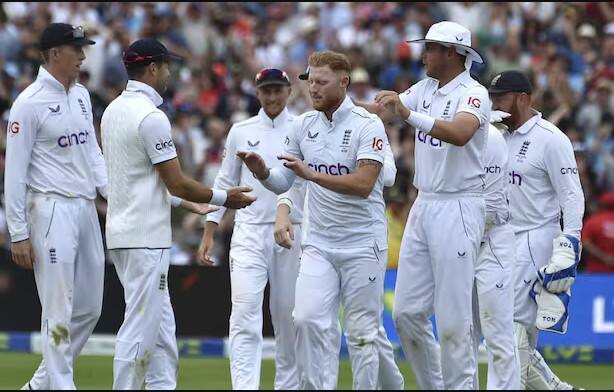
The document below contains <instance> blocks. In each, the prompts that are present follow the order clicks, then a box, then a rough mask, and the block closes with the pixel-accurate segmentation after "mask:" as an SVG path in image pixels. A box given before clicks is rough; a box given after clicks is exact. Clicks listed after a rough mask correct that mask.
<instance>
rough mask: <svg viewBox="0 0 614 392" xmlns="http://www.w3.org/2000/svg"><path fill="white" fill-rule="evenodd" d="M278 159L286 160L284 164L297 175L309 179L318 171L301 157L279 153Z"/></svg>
mask: <svg viewBox="0 0 614 392" xmlns="http://www.w3.org/2000/svg"><path fill="white" fill-rule="evenodd" d="M277 159H279V160H284V161H286V162H284V166H285V167H287V168H288V169H290V170H292V171H293V172H294V173H295V174H296V175H297V176H299V177H302V178H304V179H306V180H308V181H311V180H313V177H314V175H315V173H316V172H315V170H313V169H311V168H309V167H308V166H307V165H305V162H303V161H302V160H301V159H299V158H296V157H292V156H290V155H279V156H278V157H277Z"/></svg>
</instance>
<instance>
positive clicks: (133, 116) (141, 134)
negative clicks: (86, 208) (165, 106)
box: [100, 80, 177, 249]
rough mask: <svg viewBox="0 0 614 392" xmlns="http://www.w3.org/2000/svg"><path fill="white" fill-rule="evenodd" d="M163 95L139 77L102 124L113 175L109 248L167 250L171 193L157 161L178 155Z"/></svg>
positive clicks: (116, 100) (169, 236)
mask: <svg viewBox="0 0 614 392" xmlns="http://www.w3.org/2000/svg"><path fill="white" fill-rule="evenodd" d="M160 104H162V97H160V95H159V94H158V93H157V92H156V90H154V89H153V88H152V87H150V86H149V85H147V84H145V83H141V82H138V81H135V80H130V81H128V85H127V86H126V90H124V91H123V92H122V93H121V95H120V96H119V97H117V98H116V99H115V100H113V102H111V103H110V104H109V106H108V107H107V109H106V110H105V112H104V114H103V115H102V121H101V124H100V127H101V133H102V148H103V151H104V158H105V161H106V163H107V171H108V178H109V186H108V198H107V202H108V207H107V224H106V235H107V248H108V249H119V248H169V247H170V246H171V204H170V194H169V192H168V190H167V188H166V185H165V184H164V181H162V178H160V175H159V174H158V171H157V170H156V168H155V167H154V165H156V164H158V163H162V162H165V161H168V160H171V159H174V158H176V157H177V153H176V151H175V145H174V144H173V140H172V138H171V124H170V122H169V120H168V118H167V117H166V115H165V114H164V112H162V111H161V110H160V109H158V108H157V106H159V105H160Z"/></svg>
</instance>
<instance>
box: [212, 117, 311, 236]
mask: <svg viewBox="0 0 614 392" xmlns="http://www.w3.org/2000/svg"><path fill="white" fill-rule="evenodd" d="M294 118H295V116H293V115H291V114H290V113H289V112H288V109H284V110H283V111H282V112H281V113H280V114H279V115H278V116H277V117H275V118H274V119H271V118H270V117H269V116H268V115H267V114H266V113H265V112H264V110H263V109H260V111H259V112H258V115H257V116H254V117H252V118H249V119H247V120H245V121H241V122H239V123H237V124H235V125H233V126H232V128H231V129H230V131H229V132H228V137H227V138H226V148H225V150H224V159H223V160H222V166H221V168H220V171H219V172H218V174H217V176H216V177H215V183H214V185H213V187H214V188H216V189H228V188H231V187H234V186H239V185H240V186H249V187H252V189H253V191H252V192H250V194H251V195H254V196H256V201H255V202H254V203H252V204H251V205H250V206H248V207H246V208H242V209H240V210H237V212H236V215H235V222H238V223H250V224H261V223H269V224H270V223H275V213H276V209H277V195H276V194H275V193H273V192H271V191H269V190H268V189H266V188H265V187H264V186H263V185H262V184H261V183H260V181H258V179H256V178H255V177H254V176H253V174H252V172H251V171H250V170H249V169H248V168H247V166H245V164H244V163H243V161H241V159H240V158H239V157H237V151H251V152H255V153H257V154H258V155H260V156H261V157H262V158H263V159H264V161H265V162H266V164H267V166H268V167H270V168H275V167H282V165H283V161H280V160H279V159H277V157H278V156H279V155H281V154H283V152H284V140H285V138H286V134H287V133H288V132H289V130H290V128H291V126H292V123H293V121H294ZM287 197H290V198H295V197H294V196H290V194H289V193H288V194H287ZM301 199H302V197H301ZM292 204H293V206H295V208H292V209H291V213H290V220H291V221H292V222H293V223H301V220H302V210H303V206H302V203H300V202H296V203H294V200H293V203H292ZM225 211H226V208H224V207H220V209H219V210H218V211H215V212H212V213H209V214H207V218H206V219H207V221H208V222H215V223H219V222H220V220H221V219H222V216H224V212H225Z"/></svg>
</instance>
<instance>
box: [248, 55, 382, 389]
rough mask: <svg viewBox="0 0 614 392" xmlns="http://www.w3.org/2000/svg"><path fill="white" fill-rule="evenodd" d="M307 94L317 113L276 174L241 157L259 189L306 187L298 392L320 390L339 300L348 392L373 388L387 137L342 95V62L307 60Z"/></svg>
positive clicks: (297, 315)
mask: <svg viewBox="0 0 614 392" xmlns="http://www.w3.org/2000/svg"><path fill="white" fill-rule="evenodd" d="M309 66H310V72H309V80H308V83H309V92H310V95H311V98H312V101H313V106H314V109H315V111H309V112H307V113H304V114H302V115H300V116H298V117H297V118H296V119H295V120H294V123H293V126H292V129H291V130H290V132H289V133H288V135H287V138H286V140H285V142H286V148H285V153H284V155H282V156H280V157H279V158H280V159H283V160H284V163H283V166H284V167H283V168H269V167H268V166H267V164H266V162H265V161H264V159H263V158H262V157H260V156H259V155H258V154H257V153H254V152H250V151H239V152H238V155H239V157H240V158H241V159H242V160H243V161H244V162H245V163H246V165H247V167H248V168H249V169H250V170H251V171H252V172H253V173H254V175H255V176H256V177H257V178H258V179H259V180H261V182H262V184H263V185H264V186H265V187H266V188H268V189H270V190H272V191H273V192H275V193H277V194H281V193H283V192H286V191H288V190H289V189H290V187H291V186H292V183H293V182H294V179H295V177H296V176H299V177H302V178H304V179H305V180H306V181H307V190H308V199H307V209H306V210H307V211H308V215H307V216H306V217H305V219H306V220H308V224H307V225H306V226H305V228H304V236H303V239H302V246H303V253H302V256H301V263H300V267H299V275H298V279H297V282H296V294H295V298H296V300H295V306H294V312H293V318H294V324H295V326H296V329H297V340H296V350H297V351H296V355H297V366H298V372H299V382H300V388H302V389H322V388H323V387H324V382H325V377H324V369H323V367H324V366H326V365H327V362H326V358H327V355H328V352H329V348H328V347H327V346H328V345H329V344H330V329H331V328H332V327H333V326H332V323H333V317H331V314H332V312H333V308H334V306H335V305H337V304H338V301H340V302H341V303H342V305H343V308H344V310H345V314H344V316H345V326H346V335H347V339H348V347H349V351H350V359H351V361H352V372H353V376H354V388H355V389H375V388H376V386H377V377H378V369H379V359H378V350H377V345H376V343H375V340H376V337H377V334H378V328H379V325H380V317H381V310H382V304H381V303H380V302H381V284H380V282H379V280H381V279H383V271H384V268H383V267H382V265H381V263H385V259H384V257H385V250H386V249H387V241H386V230H387V229H386V218H385V215H384V200H383V197H382V190H383V179H382V177H381V176H380V171H381V168H382V164H383V162H384V146H385V145H386V143H387V137H386V132H385V130H384V126H383V124H382V122H381V120H380V119H379V118H378V117H377V116H375V115H371V114H369V113H368V112H367V111H366V110H364V109H362V108H359V107H357V106H356V105H354V104H353V103H352V101H351V99H350V98H349V97H348V96H347V86H348V83H349V72H350V69H351V66H350V63H349V60H348V59H347V57H346V56H345V55H342V54H340V53H336V52H331V51H323V52H314V53H312V54H311V55H310V56H309Z"/></svg>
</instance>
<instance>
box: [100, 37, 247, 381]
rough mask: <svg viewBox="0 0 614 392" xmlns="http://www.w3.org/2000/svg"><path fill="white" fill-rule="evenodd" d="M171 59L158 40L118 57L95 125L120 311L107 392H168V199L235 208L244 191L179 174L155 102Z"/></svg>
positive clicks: (172, 366) (174, 356)
mask: <svg viewBox="0 0 614 392" xmlns="http://www.w3.org/2000/svg"><path fill="white" fill-rule="evenodd" d="M178 59H179V58H178V57H177V56H175V55H173V54H171V53H169V52H168V50H167V49H166V48H165V47H164V45H162V44H161V43H160V42H159V41H158V40H156V39H153V38H146V39H140V40H137V41H135V42H133V43H132V44H131V45H130V47H128V49H127V50H126V51H125V53H124V56H123V62H124V65H125V67H126V70H127V71H128V77H129V80H128V84H127V86H126V89H125V90H124V91H123V92H122V94H121V95H120V96H119V97H117V98H116V99H115V100H114V101H113V102H111V103H110V104H109V106H108V107H107V109H106V110H105V112H104V114H103V115H102V121H101V124H100V128H101V134H102V146H103V150H104V158H105V161H106V165H107V173H108V180H109V185H108V194H109V195H108V198H107V201H108V208H107V222H106V239H107V248H108V249H109V257H110V259H111V261H112V262H113V264H114V265H115V269H116V271H117V275H118V277H119V280H120V282H121V283H122V286H123V287H124V298H125V301H126V311H125V313H124V321H123V323H122V326H121V327H120V329H119V331H118V333H117V340H116V343H115V357H114V361H113V389H141V387H142V386H143V382H145V383H146V386H147V388H148V389H175V387H176V386H177V363H178V359H179V358H178V353H177V341H176V337H175V317H174V315H173V308H172V306H171V301H170V297H169V292H168V284H167V276H168V267H169V261H170V247H171V220H170V206H171V204H172V201H171V194H172V195H173V196H175V197H178V198H182V199H187V200H189V201H192V202H198V203H210V204H214V205H220V206H221V205H224V206H227V207H231V208H243V207H246V206H248V205H250V204H251V203H252V202H253V201H254V198H253V197H251V196H248V195H246V194H245V193H244V192H249V191H251V188H248V187H235V188H229V189H227V190H219V189H209V188H206V187H204V186H202V185H200V184H199V183H198V182H197V181H195V180H193V179H191V178H189V177H187V176H186V175H185V174H184V173H183V171H182V170H181V166H180V164H179V161H178V159H177V153H176V151H175V146H174V143H173V140H172V138H171V125H170V122H169V120H168V117H166V115H165V114H164V112H162V111H161V110H160V109H158V108H157V107H158V106H160V105H161V104H162V102H163V99H162V97H161V94H163V93H164V92H165V91H166V88H167V84H168V79H169V76H170V72H169V62H171V61H173V60H178Z"/></svg>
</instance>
